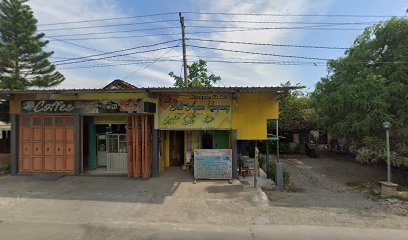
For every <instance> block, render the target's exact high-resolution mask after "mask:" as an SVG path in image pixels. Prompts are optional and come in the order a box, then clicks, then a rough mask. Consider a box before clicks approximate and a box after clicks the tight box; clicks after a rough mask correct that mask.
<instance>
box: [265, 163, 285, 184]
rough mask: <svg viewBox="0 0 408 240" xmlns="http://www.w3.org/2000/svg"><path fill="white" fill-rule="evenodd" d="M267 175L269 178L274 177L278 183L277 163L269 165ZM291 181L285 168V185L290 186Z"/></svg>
mask: <svg viewBox="0 0 408 240" xmlns="http://www.w3.org/2000/svg"><path fill="white" fill-rule="evenodd" d="M266 175H267V177H268V178H269V179H272V180H273V181H274V182H275V183H276V163H275V162H271V164H270V165H269V168H268V170H267V171H266ZM289 183H290V175H289V172H288V170H287V169H286V168H283V184H284V186H289Z"/></svg>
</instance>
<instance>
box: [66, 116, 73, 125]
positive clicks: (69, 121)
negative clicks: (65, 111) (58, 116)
mask: <svg viewBox="0 0 408 240" xmlns="http://www.w3.org/2000/svg"><path fill="white" fill-rule="evenodd" d="M65 125H66V126H67V127H73V126H74V118H72V117H69V118H66V120H65Z"/></svg>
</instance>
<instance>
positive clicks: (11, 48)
mask: <svg viewBox="0 0 408 240" xmlns="http://www.w3.org/2000/svg"><path fill="white" fill-rule="evenodd" d="M27 1H28V0H3V1H1V2H0V88H3V89H27V88H28V87H51V86H55V85H58V84H59V83H61V82H62V81H63V80H64V76H63V75H62V74H61V73H59V72H58V71H56V69H55V66H54V65H53V64H51V63H50V62H49V61H48V57H50V56H51V55H52V54H53V52H45V51H43V48H44V47H45V46H46V45H47V44H48V41H42V40H41V39H42V38H43V37H44V36H45V35H44V34H43V33H37V20H36V19H35V17H34V15H33V12H32V11H31V8H30V7H29V6H28V5H27V4H25V3H26V2H27Z"/></svg>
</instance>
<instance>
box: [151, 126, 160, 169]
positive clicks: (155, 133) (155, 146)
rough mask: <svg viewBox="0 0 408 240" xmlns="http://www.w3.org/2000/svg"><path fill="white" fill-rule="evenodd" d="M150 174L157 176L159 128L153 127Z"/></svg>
mask: <svg viewBox="0 0 408 240" xmlns="http://www.w3.org/2000/svg"><path fill="white" fill-rule="evenodd" d="M152 146H153V159H152V176H153V177H158V176H159V130H158V129H153V145H152Z"/></svg>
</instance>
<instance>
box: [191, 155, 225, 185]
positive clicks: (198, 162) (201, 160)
mask: <svg viewBox="0 0 408 240" xmlns="http://www.w3.org/2000/svg"><path fill="white" fill-rule="evenodd" d="M194 179H232V150H231V149H195V150H194Z"/></svg>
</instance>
